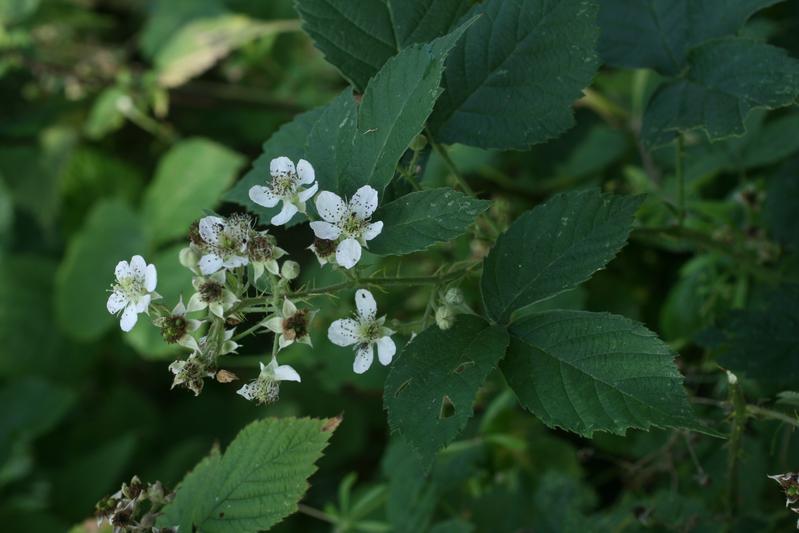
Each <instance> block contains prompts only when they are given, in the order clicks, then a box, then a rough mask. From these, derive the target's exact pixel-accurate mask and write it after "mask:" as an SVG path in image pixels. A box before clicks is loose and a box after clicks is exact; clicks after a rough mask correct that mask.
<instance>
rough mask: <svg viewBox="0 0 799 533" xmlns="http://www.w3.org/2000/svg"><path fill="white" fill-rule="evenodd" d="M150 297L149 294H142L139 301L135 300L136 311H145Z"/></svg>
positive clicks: (148, 305)
mask: <svg viewBox="0 0 799 533" xmlns="http://www.w3.org/2000/svg"><path fill="white" fill-rule="evenodd" d="M150 299H151V296H150V295H149V294H145V295H144V296H142V297H141V298H139V301H138V302H136V312H137V313H144V312H145V311H147V308H148V307H150Z"/></svg>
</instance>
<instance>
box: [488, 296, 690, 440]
mask: <svg viewBox="0 0 799 533" xmlns="http://www.w3.org/2000/svg"><path fill="white" fill-rule="evenodd" d="M510 332H511V343H510V349H509V350H508V355H507V357H506V358H505V359H504V361H503V362H502V365H501V367H502V372H503V374H504V375H505V379H506V380H507V381H508V384H510V386H511V388H512V389H513V391H514V392H515V393H516V396H517V397H518V398H519V401H520V402H521V403H522V405H524V406H525V407H526V408H527V409H529V410H530V411H532V412H533V413H534V414H535V415H536V416H537V417H538V418H540V419H541V420H542V421H543V422H544V423H545V424H547V425H548V426H550V427H561V428H563V429H567V430H569V431H574V432H575V433H579V434H580V435H583V436H586V437H590V436H592V434H593V433H594V432H595V431H609V432H612V433H617V434H624V433H625V431H626V429H628V428H640V429H649V428H650V427H653V426H656V427H674V428H682V427H684V428H692V429H697V428H698V424H697V422H696V421H695V419H694V416H693V413H692V411H691V407H690V405H689V403H688V399H687V397H686V395H685V390H684V389H683V386H682V376H681V375H680V373H679V371H678V370H677V367H676V366H675V365H674V361H673V359H674V354H673V353H672V352H671V350H670V349H669V347H668V346H667V345H666V344H665V343H664V342H663V341H661V340H660V339H658V338H657V336H656V335H655V334H654V333H652V332H651V331H649V330H648V329H646V328H645V327H643V326H642V325H640V324H638V323H635V322H633V321H631V320H628V319H627V318H624V317H621V316H616V315H610V314H604V313H590V312H586V311H547V312H544V313H540V314H535V315H531V316H528V317H527V318H525V319H524V320H523V321H520V322H517V323H514V324H513V325H512V326H511V330H510Z"/></svg>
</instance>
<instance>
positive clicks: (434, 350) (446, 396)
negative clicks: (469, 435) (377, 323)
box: [383, 315, 508, 465]
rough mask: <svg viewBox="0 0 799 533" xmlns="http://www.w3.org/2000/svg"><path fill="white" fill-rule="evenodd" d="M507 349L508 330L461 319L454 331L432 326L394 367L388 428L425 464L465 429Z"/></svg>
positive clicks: (388, 393)
mask: <svg viewBox="0 0 799 533" xmlns="http://www.w3.org/2000/svg"><path fill="white" fill-rule="evenodd" d="M507 346H508V334H507V332H506V331H505V329H504V328H502V327H500V326H492V325H491V324H489V323H488V322H486V321H485V320H484V319H482V318H480V317H478V316H473V315H462V316H459V317H458V318H457V320H456V321H455V324H454V325H453V326H452V327H451V328H450V329H447V330H441V329H439V328H438V327H437V326H431V327H430V328H428V329H426V330H425V331H423V332H422V333H420V334H419V335H417V336H416V337H415V338H414V339H413V341H411V342H410V343H409V344H408V345H407V346H406V347H405V348H404V349H403V351H402V355H401V357H399V358H398V359H397V361H395V362H394V364H393V365H392V366H391V372H390V373H389V375H388V378H387V379H386V387H385V392H384V395H383V402H384V404H385V407H386V409H387V410H388V422H389V425H390V426H391V429H392V430H394V431H399V432H400V434H401V435H402V436H403V437H404V438H405V439H406V440H407V441H408V443H409V444H410V445H411V446H412V447H413V448H414V450H416V452H417V453H418V454H419V455H420V456H421V457H422V460H423V461H424V463H425V464H426V465H429V464H430V463H432V461H433V458H434V456H435V453H436V452H437V451H438V450H439V449H441V448H442V447H443V446H445V445H447V444H449V443H450V442H452V440H453V439H454V438H455V437H456V436H457V435H458V434H459V433H460V432H461V431H462V430H463V428H464V426H465V425H466V422H467V421H468V420H469V418H471V416H472V413H473V404H474V400H475V397H476V396H477V391H478V390H479V389H480V387H481V386H482V385H483V382H485V380H486V378H487V377H488V374H489V373H490V372H491V370H493V369H494V367H496V365H497V362H498V361H499V360H500V359H501V358H502V356H503V355H505V349H506V348H507Z"/></svg>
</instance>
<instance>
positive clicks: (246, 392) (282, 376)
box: [236, 357, 300, 404]
mask: <svg viewBox="0 0 799 533" xmlns="http://www.w3.org/2000/svg"><path fill="white" fill-rule="evenodd" d="M260 365H261V373H260V374H259V375H258V378H257V379H255V380H253V381H251V382H250V383H247V384H246V385H244V386H243V387H241V388H240V389H239V390H237V391H236V394H239V395H241V396H243V397H244V398H246V399H248V400H255V401H256V402H257V403H259V404H264V403H273V402H275V401H277V398H278V395H279V393H280V382H281V381H297V382H299V381H300V375H299V374H298V373H297V371H296V370H294V369H293V368H292V367H290V366H289V365H280V366H278V364H277V359H276V358H274V357H273V358H272V361H271V362H270V363H269V364H268V365H265V364H263V363H260Z"/></svg>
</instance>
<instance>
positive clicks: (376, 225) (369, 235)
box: [363, 221, 383, 241]
mask: <svg viewBox="0 0 799 533" xmlns="http://www.w3.org/2000/svg"><path fill="white" fill-rule="evenodd" d="M381 231H383V223H382V222H379V221H378V222H372V223H371V224H369V225H368V226H366V230H365V231H364V232H363V238H364V240H367V241H371V240H372V239H374V238H375V237H377V236H378V235H380V232H381Z"/></svg>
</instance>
